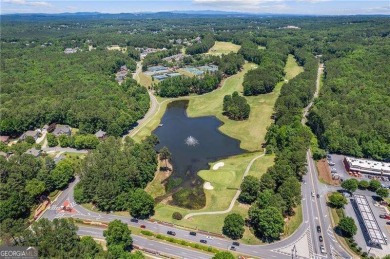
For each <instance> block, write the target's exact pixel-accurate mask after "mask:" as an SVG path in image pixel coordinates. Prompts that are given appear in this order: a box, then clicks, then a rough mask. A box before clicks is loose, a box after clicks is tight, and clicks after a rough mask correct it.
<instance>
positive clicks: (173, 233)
mask: <svg viewBox="0 0 390 259" xmlns="http://www.w3.org/2000/svg"><path fill="white" fill-rule="evenodd" d="M167 234H168V235H171V236H176V232H174V231H167Z"/></svg>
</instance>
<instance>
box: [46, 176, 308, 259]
mask: <svg viewBox="0 0 390 259" xmlns="http://www.w3.org/2000/svg"><path fill="white" fill-rule="evenodd" d="M78 181H79V179H78V178H76V179H75V181H73V182H72V183H71V184H70V185H69V187H68V188H67V189H66V190H64V191H63V192H62V193H61V194H60V195H59V196H58V198H57V199H56V200H55V201H53V203H52V204H51V206H50V207H49V209H47V210H46V211H45V212H44V213H43V214H42V217H43V218H47V219H49V220H53V219H54V218H61V217H69V218H78V219H84V220H88V221H99V222H110V221H113V220H115V219H119V220H121V221H122V222H124V223H126V224H128V225H131V226H134V227H139V226H140V225H145V226H146V229H148V230H150V231H152V232H154V233H160V234H165V235H166V233H167V231H168V230H173V231H175V232H176V238H179V239H183V240H187V241H191V242H199V240H200V239H205V240H208V245H210V246H213V247H216V248H219V249H222V250H224V249H228V248H229V246H231V244H232V241H231V240H229V239H224V238H213V239H209V238H207V235H205V234H202V233H199V232H198V234H197V236H191V235H189V230H185V229H181V228H175V227H171V226H167V225H165V224H158V223H156V222H151V221H148V220H139V222H138V223H134V222H131V217H130V216H119V215H114V214H111V213H98V212H93V211H89V210H87V209H85V208H83V207H81V206H80V205H78V204H77V203H76V202H75V201H74V197H73V188H74V186H75V184H76V183H77V182H78ZM302 188H303V186H302ZM305 193H306V192H305ZM305 195H306V194H304V196H305ZM64 204H65V205H68V206H70V207H71V208H72V211H71V212H65V211H63V210H61V206H63V205H64ZM307 220H308V218H306V215H304V221H307ZM307 228H308V224H307V223H304V224H302V226H301V227H300V228H299V229H298V230H297V231H296V232H295V233H294V234H293V235H291V236H290V237H289V238H287V239H284V240H282V241H279V242H275V243H272V244H269V245H257V246H254V245H243V244H241V245H240V246H239V247H237V252H238V253H242V254H246V255H250V256H252V257H256V258H259V257H260V258H282V259H283V258H286V259H287V258H290V257H291V255H286V254H281V253H280V252H279V251H277V250H278V249H280V248H282V247H285V246H288V245H289V244H291V243H294V242H295V241H296V240H298V239H299V238H300V237H302V235H304V234H305V233H306V230H307ZM135 244H137V242H135ZM147 248H149V249H156V248H159V247H153V246H150V247H149V246H147Z"/></svg>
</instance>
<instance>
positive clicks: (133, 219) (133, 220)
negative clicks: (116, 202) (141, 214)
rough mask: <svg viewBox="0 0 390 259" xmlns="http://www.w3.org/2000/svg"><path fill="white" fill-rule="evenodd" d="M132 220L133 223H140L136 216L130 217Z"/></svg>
mask: <svg viewBox="0 0 390 259" xmlns="http://www.w3.org/2000/svg"><path fill="white" fill-rule="evenodd" d="M130 221H131V222H133V223H138V219H135V218H132V219H130Z"/></svg>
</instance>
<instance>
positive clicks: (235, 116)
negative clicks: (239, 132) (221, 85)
mask: <svg viewBox="0 0 390 259" xmlns="http://www.w3.org/2000/svg"><path fill="white" fill-rule="evenodd" d="M250 111H251V107H250V106H249V104H248V102H247V100H246V99H245V97H243V96H240V95H239V94H238V92H234V93H233V94H232V95H225V97H224V98H223V114H224V115H226V116H228V117H229V119H231V120H246V119H248V118H249V113H250Z"/></svg>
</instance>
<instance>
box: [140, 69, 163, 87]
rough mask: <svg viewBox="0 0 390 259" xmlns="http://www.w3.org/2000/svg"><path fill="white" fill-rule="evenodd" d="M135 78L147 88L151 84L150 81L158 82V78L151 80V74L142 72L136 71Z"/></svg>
mask: <svg viewBox="0 0 390 259" xmlns="http://www.w3.org/2000/svg"><path fill="white" fill-rule="evenodd" d="M136 80H137V82H138V83H139V84H140V85H142V86H145V87H147V88H149V87H150V86H151V85H152V83H157V82H158V80H155V81H153V80H152V77H151V76H148V75H145V74H144V73H142V72H141V73H138V75H137V77H136Z"/></svg>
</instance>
